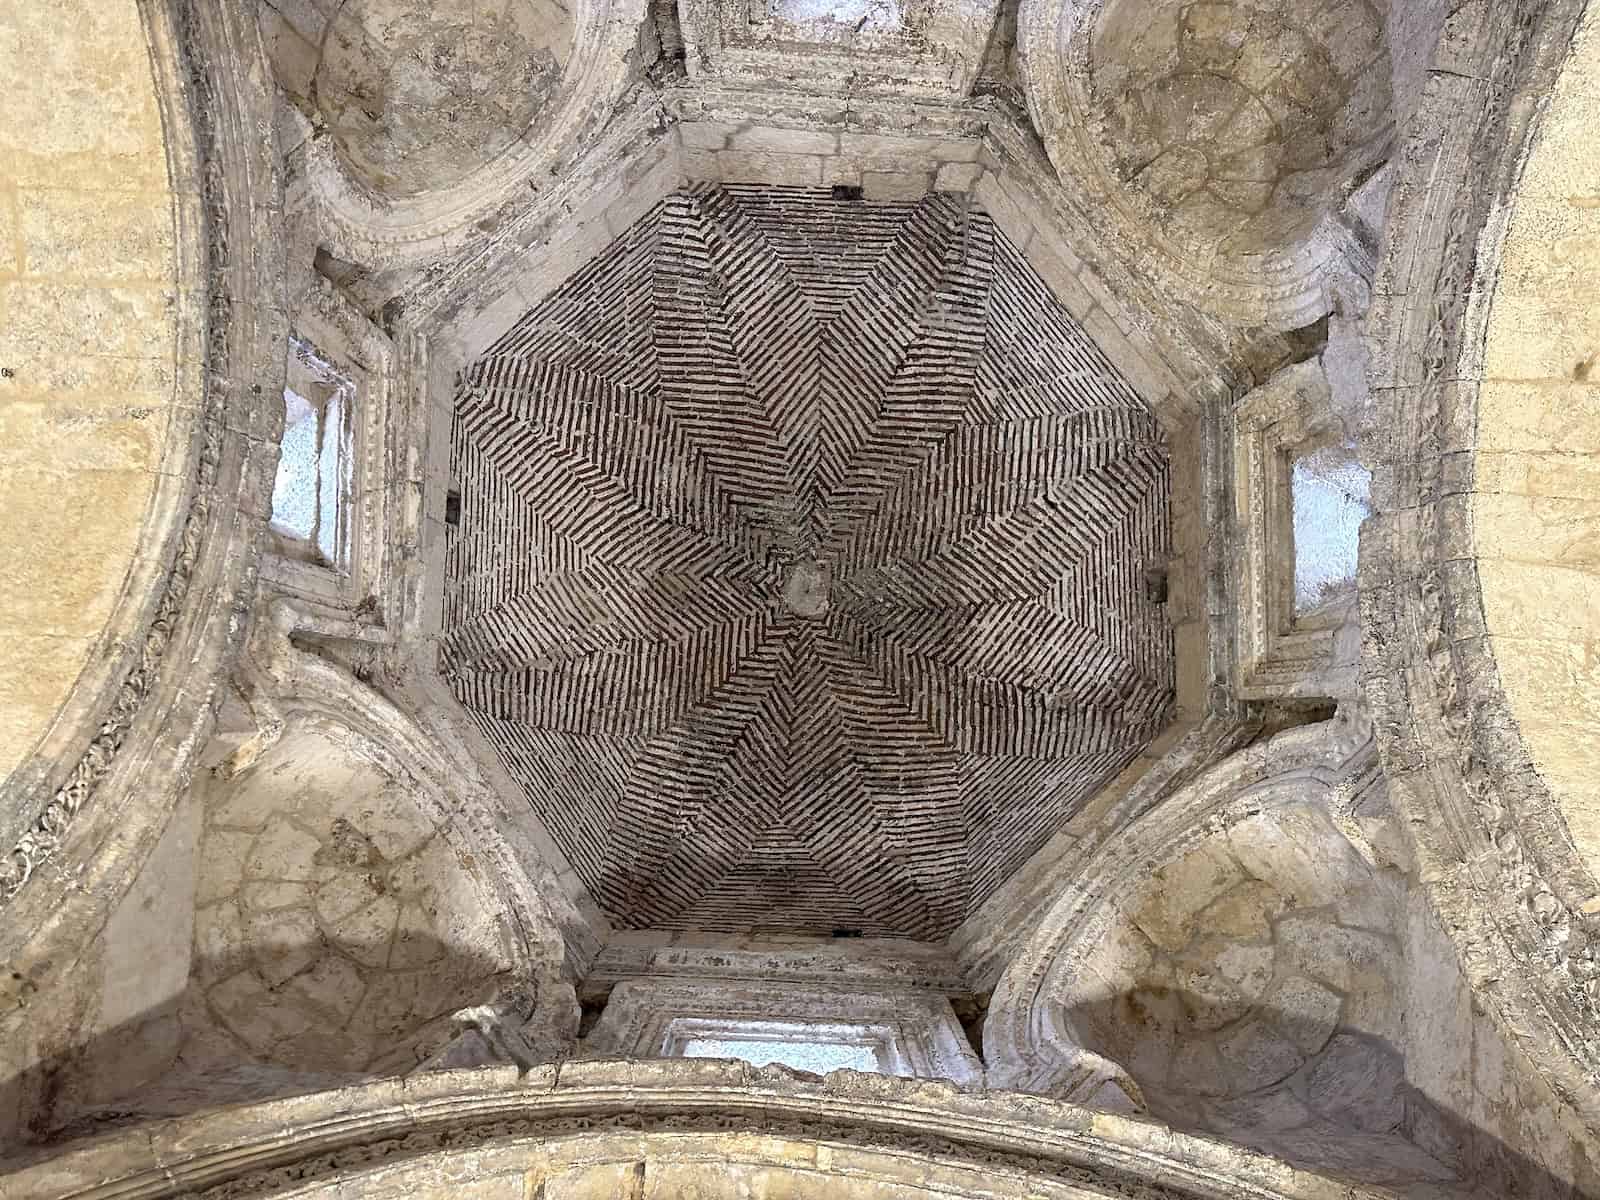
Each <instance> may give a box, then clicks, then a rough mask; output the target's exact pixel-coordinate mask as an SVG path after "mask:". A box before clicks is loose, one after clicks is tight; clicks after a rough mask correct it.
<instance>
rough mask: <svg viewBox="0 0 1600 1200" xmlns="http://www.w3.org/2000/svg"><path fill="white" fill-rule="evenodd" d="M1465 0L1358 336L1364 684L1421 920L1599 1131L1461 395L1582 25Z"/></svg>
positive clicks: (1577, 976) (1593, 1057) (1563, 7)
mask: <svg viewBox="0 0 1600 1200" xmlns="http://www.w3.org/2000/svg"><path fill="white" fill-rule="evenodd" d="M1583 7H1584V6H1583V5H1582V4H1581V3H1577V2H1575V0H1568V2H1563V0H1556V2H1552V3H1531V2H1527V3H1499V2H1488V0H1475V2H1473V3H1468V4H1463V5H1461V6H1459V7H1458V8H1457V10H1456V11H1455V13H1454V14H1453V15H1452V16H1451V18H1450V21H1449V23H1448V25H1447V26H1446V30H1445V35H1444V39H1443V41H1442V43H1441V46H1440V50H1439V53H1438V56H1437V58H1436V61H1435V63H1434V69H1433V75H1432V77H1431V79H1430V81H1429V86H1428V89H1427V91H1426V93H1425V95H1424V97H1423V101H1422V106H1421V109H1420V110H1419V112H1418V115H1417V118H1416V120H1415V121H1414V123H1413V125H1412V127H1411V129H1410V130H1409V132H1408V136H1407V140H1406V143H1405V145H1404V147H1403V149H1402V152H1401V157H1400V175H1399V179H1398V181H1397V184H1396V189H1395V195H1394V199H1393V201H1392V205H1391V217H1390V225H1389V242H1388V245H1387V246H1386V248H1385V253H1384V257H1383V262H1382V266H1381V269H1380V273H1379V278H1378V284H1377V287H1376V288H1375V297H1376V299H1375V303H1374V307H1373V309H1372V312H1371V314H1370V317H1369V321H1368V326H1367V330H1368V338H1369V340H1370V342H1371V346H1372V358H1373V366H1372V369H1371V371H1370V374H1369V377H1370V379H1371V382H1372V386H1373V391H1374V394H1375V395H1378V396H1380V397H1383V398H1385V400H1386V402H1387V404H1388V405H1389V406H1390V407H1391V412H1390V413H1389V414H1388V418H1389V419H1388V420H1386V421H1385V422H1383V425H1382V428H1383V430H1385V431H1386V432H1384V433H1382V434H1378V435H1374V436H1372V437H1370V438H1369V439H1368V444H1367V445H1366V446H1365V448H1364V449H1365V451H1366V456H1367V457H1369V458H1370V459H1371V460H1372V461H1373V463H1374V465H1375V467H1376V469H1375V472H1374V493H1375V494H1374V498H1375V502H1376V508H1377V510H1378V512H1377V515H1376V516H1375V517H1374V519H1373V520H1372V521H1371V522H1369V524H1368V527H1367V529H1366V530H1365V531H1364V532H1363V537H1362V555H1361V571H1360V585H1361V596H1362V621H1363V628H1364V648H1363V664H1362V686H1363V690H1364V691H1365V692H1366V694H1367V695H1368V696H1369V697H1370V699H1371V701H1372V704H1373V707H1374V710H1375V723H1376V729H1377V736H1378V740H1379V744H1380V746H1381V749H1382V756H1383V762H1384V768H1385V771H1386V772H1387V774H1388V775H1389V778H1390V782H1391V794H1392V795H1393V797H1394V802H1395V804H1396V806H1397V807H1398V808H1399V809H1400V810H1401V812H1402V813H1403V814H1404V815H1405V816H1406V818H1407V820H1408V822H1409V828H1410V829H1411V830H1412V832H1413V834H1414V835H1415V837H1416V840H1417V845H1418V853H1419V856H1420V858H1421V861H1422V866H1423V870H1422V877H1423V879H1424V881H1425V882H1424V886H1425V887H1426V889H1427V894H1428V897H1429V900H1430V902H1431V904H1432V905H1433V906H1434V908H1435V909H1436V911H1437V912H1438V913H1439V915H1440V918H1441V923H1442V925H1443V926H1444V928H1445V929H1447V930H1448V931H1449V932H1450V935H1451V937H1452V939H1453V940H1454V942H1455V945H1456V948H1457V950H1458V952H1459V954H1460V955H1461V958H1462V961H1463V965H1464V967H1465V969H1466V973H1467V976H1468V978H1469V980H1470V982H1471V983H1472V986H1473V988H1474V989H1475V991H1476V993H1477V995H1478V996H1479V998H1480V1000H1481V1002H1482V1003H1483V1004H1484V1005H1485V1007H1486V1008H1487V1009H1488V1010H1489V1012H1490V1013H1491V1014H1492V1016H1493V1018H1494V1020H1495V1021H1496V1023H1497V1024H1498V1025H1499V1026H1500V1028H1501V1029H1502V1030H1504V1032H1505V1034H1506V1036H1507V1037H1508V1039H1509V1040H1510V1041H1512V1042H1513V1043H1515V1044H1516V1045H1518V1046H1519V1047H1520V1048H1521V1050H1522V1051H1523V1052H1525V1053H1526V1054H1527V1055H1528V1057H1529V1058H1530V1059H1531V1060H1532V1061H1533V1063H1534V1064H1535V1066H1536V1067H1537V1068H1538V1070H1539V1071H1540V1072H1541V1073H1542V1074H1543V1075H1544V1076H1545V1078H1546V1079H1547V1081H1548V1082H1549V1083H1550V1084H1551V1086H1552V1087H1553V1088H1554V1089H1555V1090H1556V1092H1557V1094H1558V1095H1560V1096H1561V1097H1562V1098H1563V1099H1564V1100H1565V1101H1566V1102H1568V1103H1570V1104H1571V1105H1572V1106H1573V1108H1574V1109H1575V1111H1576V1112H1577V1113H1578V1114H1579V1116H1580V1117H1581V1118H1582V1120H1583V1121H1584V1122H1585V1124H1587V1126H1588V1127H1589V1128H1590V1129H1591V1130H1595V1129H1600V1087H1597V1082H1600V912H1597V911H1596V909H1595V906H1594V904H1593V903H1592V901H1593V899H1594V896H1595V894H1596V890H1597V889H1596V883H1595V880H1594V878H1593V876H1592V875H1591V874H1590V873H1589V872H1588V871H1587V869H1586V868H1585V867H1584V866H1583V864H1582V862H1581V860H1580V859H1579V857H1578V855H1577V852H1576V850H1575V848H1574V847H1573V845H1572V842H1571V839H1570V836H1569V835H1568V834H1567V832H1566V829H1565V826H1564V823H1563V821H1562V819H1561V816H1560V814H1559V811H1558V809H1557V807H1556V804H1555V801H1554V799H1553V798H1552V797H1551V795H1550V793H1549V791H1548V789H1547V788H1546V787H1545V785H1544V783H1543V782H1542V781H1541V780H1540V778H1539V776H1538V774H1537V772H1536V771H1535V770H1534V768H1533V765H1532V762H1531V760H1530V758H1529V755H1528V751H1527V748H1526V746H1525V745H1524V744H1523V742H1522V739H1521V735H1520V733H1519V732H1518V729H1517V725H1516V722H1515V720H1514V719H1513V717H1512V715H1511V712H1510V709H1509V707H1508V705H1507V703H1506V699H1505V695H1504V692H1503V690H1502V688H1501V686H1500V682H1499V678H1498V674H1497V670H1496V666H1495V661H1494V656H1493V651H1492V649H1491V647H1490V644H1489V642H1488V640H1487V638H1486V637H1485V628H1484V618H1483V606H1482V599H1481V595H1480V590H1479V583H1478V576H1477V567H1476V563H1475V561H1474V558H1473V557H1472V555H1473V551H1472V546H1473V538H1472V510H1471V493H1472V490H1473V473H1474V455H1473V450H1474V444H1475V423H1476V413H1477V394H1478V386H1477V379H1478V376H1479V375H1480V374H1481V367H1480V366H1479V363H1480V360H1481V354H1482V347H1483V337H1484V330H1485V321H1484V313H1485V311H1486V310H1487V308H1488V306H1489V305H1490V304H1491V302H1492V297H1493V291H1494V287H1495V283H1496V280H1497V278H1498V273H1499V246H1500V239H1501V237H1502V236H1503V227H1504V221H1505V216H1504V212H1505V207H1506V206H1507V205H1508V204H1509V203H1511V202H1512V197H1513V194H1514V192H1515V189H1516V186H1517V182H1518V179H1519V177H1520V174H1521V170H1522V166H1523V164H1524V162H1525V161H1526V156H1527V154H1528V151H1529V148H1530V146H1531V145H1532V142H1533V139H1534V137H1535V135H1536V132H1537V128H1538V122H1539V118H1540V113H1541V106H1542V104H1543V103H1544V102H1545V100H1546V99H1547V98H1548V97H1549V95H1550V93H1551V87H1552V84H1553V81H1554V80H1555V79H1556V77H1557V75H1558V73H1559V72H1560V70H1561V68H1562V66H1563V62H1564V60H1565V57H1566V55H1567V53H1568V51H1569V49H1570V46H1571V42H1572V33H1573V30H1574V28H1575V24H1576V21H1577V19H1578V17H1579V15H1580V14H1581V10H1582V9H1583Z"/></svg>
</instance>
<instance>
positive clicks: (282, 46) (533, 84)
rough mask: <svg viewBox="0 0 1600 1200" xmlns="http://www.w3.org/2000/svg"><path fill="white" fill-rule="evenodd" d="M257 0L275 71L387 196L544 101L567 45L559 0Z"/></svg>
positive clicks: (525, 124)
mask: <svg viewBox="0 0 1600 1200" xmlns="http://www.w3.org/2000/svg"><path fill="white" fill-rule="evenodd" d="M324 7H326V8H329V9H330V12H329V13H327V14H324V13H322V12H320V11H318V10H317V9H316V8H315V6H313V5H306V4H298V5H283V6H282V10H281V11H280V8H279V7H277V6H276V5H275V3H274V0H264V3H263V5H262V9H261V17H262V30H263V34H264V36H265V38H266V43H267V49H268V53H269V54H270V55H271V57H272V60H273V65H274V69H275V71H276V72H277V75H278V79H279V82H280V83H282V85H283V87H284V89H285V90H286V91H287V92H288V93H289V94H290V96H291V97H292V98H293V99H294V101H295V103H296V105H297V107H299V108H300V109H301V110H302V111H303V112H305V113H306V115H307V116H309V117H311V118H312V120H313V121H314V122H316V123H317V124H318V125H319V126H320V127H321V128H323V129H324V130H326V134H327V136H328V137H330V138H331V139H332V142H333V145H334V146H335V148H336V149H337V151H338V155H339V159H340V161H341V162H342V163H343V164H344V166H345V168H346V169H347V170H348V171H349V172H350V174H351V175H352V176H353V177H354V178H355V179H357V180H358V181H359V182H361V183H362V184H365V185H366V186H367V187H369V188H371V189H373V190H374V191H377V192H380V193H382V194H384V195H387V196H394V197H400V196H410V195H416V194H419V193H422V192H428V191H434V190H438V189H443V188H448V187H450V186H452V185H454V184H457V183H459V182H461V181H462V180H463V179H465V178H466V177H467V176H469V175H471V174H472V173H473V172H474V171H475V170H477V169H478V168H479V167H482V166H483V165H485V164H486V163H488V162H491V161H492V160H493V159H495V158H496V157H498V156H499V155H500V154H501V153H503V152H504V151H505V150H507V149H508V148H510V147H511V146H512V145H513V144H515V143H516V142H518V141H519V140H521V139H522V138H523V137H524V136H525V135H527V134H528V133H529V131H530V130H532V129H534V128H535V127H536V126H537V125H538V124H539V122H540V119H541V116H542V115H543V114H544V113H545V112H546V111H547V110H549V109H552V108H553V107H554V105H555V103H556V101H557V98H558V95H559V93H560V91H561V85H562V79H563V75H564V73H565V68H566V64H567V60H568V57H569V56H570V54H571V50H572V43H573V33H574V24H575V22H574V17H573V9H572V8H570V7H568V6H563V5H562V4H560V3H557V0H432V2H429V3H418V2H417V0H346V2H345V3H343V4H340V5H325V6H324Z"/></svg>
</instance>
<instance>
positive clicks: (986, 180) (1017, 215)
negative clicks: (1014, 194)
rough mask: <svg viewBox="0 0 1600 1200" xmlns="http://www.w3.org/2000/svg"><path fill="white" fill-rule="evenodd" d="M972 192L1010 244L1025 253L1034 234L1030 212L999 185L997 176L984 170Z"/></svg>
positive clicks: (1034, 229)
mask: <svg viewBox="0 0 1600 1200" xmlns="http://www.w3.org/2000/svg"><path fill="white" fill-rule="evenodd" d="M973 193H974V195H976V196H977V197H978V203H979V204H981V205H983V207H984V211H985V212H987V213H988V214H989V216H990V217H992V218H993V219H994V223H995V224H996V225H998V226H999V227H1000V231H1001V232H1002V233H1004V234H1005V235H1006V236H1007V237H1008V238H1010V239H1011V244H1012V245H1014V246H1015V247H1016V248H1017V249H1018V250H1021V251H1023V252H1024V254H1026V252H1027V250H1028V246H1029V244H1030V243H1031V242H1032V241H1033V239H1034V237H1035V236H1036V228H1035V224H1034V220H1033V216H1032V214H1031V213H1029V212H1027V211H1025V210H1024V209H1023V208H1022V207H1021V206H1019V205H1018V204H1017V203H1016V201H1014V200H1013V199H1012V198H1011V196H1010V195H1008V194H1007V193H1006V191H1005V189H1004V188H1003V187H1001V186H1000V179H999V177H998V176H996V175H994V174H991V173H989V172H985V173H984V174H983V175H982V176H981V177H980V178H979V179H978V182H977V183H976V184H975V185H974V186H973Z"/></svg>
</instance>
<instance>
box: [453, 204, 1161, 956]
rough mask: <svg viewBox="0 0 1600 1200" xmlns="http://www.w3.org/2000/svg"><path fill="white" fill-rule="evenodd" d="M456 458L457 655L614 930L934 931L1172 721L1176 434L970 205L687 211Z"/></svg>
mask: <svg viewBox="0 0 1600 1200" xmlns="http://www.w3.org/2000/svg"><path fill="white" fill-rule="evenodd" d="M452 470H453V474H454V478H455V480H456V482H457V485H458V486H459V488H460V490H461V494H462V503H461V524H460V526H459V528H457V529H456V530H453V531H452V533H451V541H450V547H449V554H448V589H447V596H446V604H445V635H444V640H443V646H442V650H441V669H442V671H443V673H444V674H445V676H446V678H447V679H448V680H449V681H450V684H451V687H452V688H453V690H454V693H455V695H456V696H457V697H458V699H459V700H460V701H461V702H462V704H463V705H464V706H465V707H466V708H467V709H468V710H469V711H470V712H471V714H472V716H473V718H474V720H475V721H476V722H477V723H478V725H479V727H480V728H481V729H482V731H483V733H484V735H485V736H486V737H487V739H488V740H489V742H490V743H491V744H492V745H493V746H494V747H495V748H496V751H497V752H498V753H499V754H500V756H501V757H502V759H503V761H504V763H505V766H506V767H507V769H508V770H509V771H510V773H511V774H512V776H513V777H515V778H516V779H517V780H518V781H520V783H521V784H522V786H523V787H524V789H525V790H526V793H527V798H528V802H529V803H530V804H532V805H533V807H534V808H535V809H536V810H537V811H538V813H539V815H540V816H541V817H542V818H543V820H544V821H545V822H546V824H547V825H548V827H549V828H550V830H551V832H552V835H553V836H554V837H555V838H556V839H557V841H558V842H559V844H560V845H561V847H562V849H563V850H564V852H565V853H566V854H567V855H568V857H569V858H570V859H571V861H572V863H573V864H574V866H575V868H576V870H577V871H578V872H579V874H580V875H581V877H582V878H583V880H584V881H585V882H586V884H587V885H588V887H589V888H590V889H591V891H592V893H593V895H594V896H595V898H596V900H597V901H598V902H599V903H600V905H601V906H602V907H603V908H604V909H605V911H606V912H607V913H608V915H609V916H610V918H611V919H612V920H613V922H615V923H616V924H617V925H619V926H623V927H635V928H637V927H654V928H690V927H693V928H702V929H712V930H746V929H751V928H757V929H780V928H781V929H790V930H806V931H814V930H817V929H823V930H826V929H829V928H835V927H839V926H847V927H850V928H856V929H861V930H863V931H864V932H865V933H868V934H899V935H905V936H910V937H917V938H938V937H941V936H943V935H945V934H947V933H948V932H949V931H950V930H951V929H952V928H953V927H954V926H955V924H956V923H957V922H959V921H960V920H961V918H962V917H963V915H965V914H966V913H967V912H968V911H970V910H971V908H972V907H973V906H974V905H975V904H977V903H979V902H981V901H982V900H983V899H984V898H985V897H986V896H988V895H989V894H990V893H991V892H992V891H993V890H994V889H995V888H996V887H997V886H998V885H999V884H1000V883H1001V882H1003V881H1004V880H1005V878H1006V877H1007V876H1008V875H1009V874H1010V873H1011V872H1012V871H1013V870H1015V869H1016V867H1017V866H1018V865H1019V864H1020V863H1021V862H1022V861H1023V860H1025V859H1026V858H1027V857H1028V856H1029V855H1030V854H1031V853H1032V852H1033V851H1035V850H1036V849H1037V848H1038V847H1039V846H1040V845H1041V844H1042V843H1043V841H1044V840H1045V839H1047V838H1048V837H1049V836H1050V834H1051V833H1052V832H1054V831H1055V830H1056V829H1057V828H1058V827H1059V826H1060V825H1061V823H1062V822H1063V821H1064V820H1066V819H1067V818H1068V817H1070V816H1071V815H1072V814H1073V813H1074V812H1075V811H1077V810H1078V809H1079V808H1080V807H1081V806H1082V805H1083V803H1084V802H1085V801H1086V800H1087V799H1088V798H1089V797H1090V796H1091V795H1093V793H1094V792H1095V791H1096V790H1097V789H1098V788H1099V787H1100V786H1102V785H1103V784H1104V783H1105V782H1106V781H1107V780H1108V779H1109V778H1110V777H1111V776H1113V775H1114V774H1115V773H1116V772H1117V771H1118V770H1120V769H1121V768H1122V767H1123V766H1125V765H1126V764H1127V763H1128V762H1129V761H1130V760H1131V759H1132V758H1133V757H1134V756H1135V755H1137V754H1138V752H1139V751H1140V750H1141V749H1142V748H1143V747H1144V746H1145V745H1146V744H1147V743H1148V742H1149V741H1150V739H1151V738H1152V737H1153V736H1154V735H1155V734H1156V733H1157V732H1158V731H1159V729H1160V728H1161V726H1162V725H1163V724H1164V723H1165V722H1166V721H1167V720H1168V718H1169V716H1170V709H1171V704H1172V695H1173V661H1172V660H1173V653H1172V638H1171V631H1170V627H1169V624H1168V622H1167V619H1166V615H1165V612H1164V610H1163V609H1162V608H1161V607H1160V606H1158V605H1155V604H1152V603H1150V602H1149V601H1148V600H1147V599H1146V597H1145V594H1144V587H1143V572H1144V571H1145V569H1146V568H1147V567H1148V566H1150V565H1151V564H1152V563H1156V562H1159V561H1161V560H1162V559H1163V557H1164V556H1165V554H1166V553H1167V549H1168V544H1167V539H1168V525H1169V518H1168V468H1167V452H1166V448H1165V445H1164V442H1163V439H1162V435H1161V433H1160V430H1159V428H1158V426H1157V424H1156V422H1155V420H1154V418H1153V417H1152V415H1151V414H1150V412H1149V411H1148V410H1147V409H1146V408H1145V406H1144V405H1143V404H1142V403H1141V401H1140V400H1139V399H1138V397H1137V396H1136V395H1135V394H1134V393H1133V391H1132V390H1131V389H1130V388H1129V387H1128V386H1127V385H1126V384H1125V383H1124V382H1123V381H1122V380H1121V379H1120V378H1119V377H1118V376H1117V374H1116V372H1115V371H1114V370H1113V368H1112V367H1111V366H1110V364H1109V363H1108V362H1107V361H1106V360H1105V358H1104V357H1103V356H1102V355H1101V354H1100V352H1099V351H1098V349H1097V348H1096V347H1095V346H1094V344H1093V343H1092V342H1091V341H1090V339H1089V338H1088V336H1087V335H1086V334H1085V333H1084V331H1083V330H1082V328H1081V327H1079V326H1078V325H1077V323H1076V322H1074V321H1073V319H1072V318H1071V316H1070V315H1068V314H1067V313H1066V312H1065V311H1064V310H1062V309H1061V308H1060V307H1059V306H1058V305H1057V304H1056V302H1055V301H1054V299H1053V297H1051V296H1050V294H1049V293H1048V292H1047V291H1046V289H1045V288H1044V287H1043V286H1042V284H1041V283H1040V282H1039V280H1038V279H1037V278H1036V277H1035V276H1034V275H1033V273H1032V271H1031V269H1030V268H1029V267H1028V266H1027V264H1026V262H1025V261H1024V260H1023V258H1022V256H1021V255H1020V254H1019V253H1018V252H1017V250H1016V249H1015V248H1014V247H1013V246H1011V245H1010V244H1009V243H1008V242H1007V241H1006V239H1005V238H1004V237H1003V236H1002V235H1001V234H1000V233H999V232H998V231H997V230H996V228H995V226H994V225H993V223H992V222H991V221H990V220H989V218H988V217H987V216H986V215H985V214H984V213H982V212H981V211H979V210H977V209H971V210H968V209H966V208H964V207H963V204H962V202H961V201H960V199H958V198H956V197H952V196H947V195H933V196H929V197H927V198H926V199H925V200H923V201H922V202H920V203H918V204H863V203H860V202H850V201H844V200H834V199H832V198H831V197H830V196H829V194H828V193H826V192H815V191H809V190H803V189H784V188H757V187H733V186H723V187H718V186H713V185H700V186H696V187H694V188H692V189H690V190H688V191H685V192H682V193H679V194H677V195H674V196H672V197H670V198H668V199H667V200H666V201H665V202H663V203H662V204H661V206H660V207H658V208H657V209H656V210H655V211H654V212H653V213H651V214H650V215H649V216H648V217H646V218H645V219H643V220H642V221H640V222H639V223H638V224H637V225H636V226H635V227H634V228H632V229H631V230H629V231H628V233H626V234H625V235H624V236H623V237H621V238H619V239H618V240H617V242H616V243H614V244H613V245H612V246H611V247H610V248H609V249H608V250H607V251H606V253H605V254H603V255H602V256H601V257H600V258H598V259H596V260H595V261H594V262H592V263H590V264H589V265H588V266H587V267H585V268H584V269H583V270H582V271H580V272H579V273H578V274H577V275H576V276H575V277H574V278H573V279H572V280H571V281H570V282H569V283H568V284H567V285H566V286H565V287H563V288H562V289H561V290H560V291H559V292H557V293H556V294H555V295H553V296H551V297H550V298H549V299H547V300H545V301H544V302H543V303H541V304H540V305H538V306H537V307H536V308H535V309H534V310H533V311H531V312H529V313H528V314H527V315H526V316H525V317H524V318H523V319H522V320H521V321H520V322H519V323H518V324H517V325H516V327H515V328H513V329H512V330H511V331H510V332H509V333H507V334H506V335H505V337H503V338H502V339H501V340H500V342H499V343H497V344H496V345H495V346H494V347H493V348H491V349H490V350H489V352H488V353H487V354H486V355H485V356H484V357H483V358H481V359H480V360H479V361H478V362H476V363H474V364H473V365H472V366H471V367H470V368H469V369H468V370H467V371H465V372H464V373H463V376H462V378H461V382H460V390H459V394H458V398H457V408H456V419H455V427H454V435H453V443H452Z"/></svg>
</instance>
